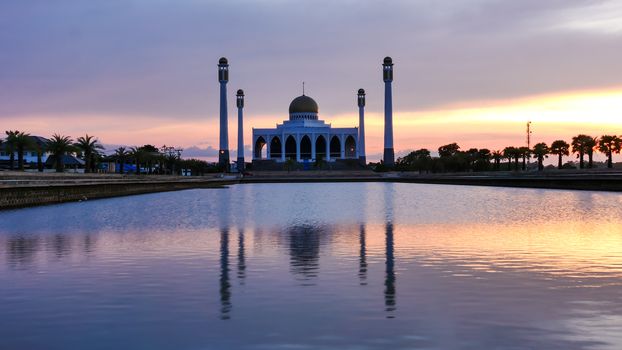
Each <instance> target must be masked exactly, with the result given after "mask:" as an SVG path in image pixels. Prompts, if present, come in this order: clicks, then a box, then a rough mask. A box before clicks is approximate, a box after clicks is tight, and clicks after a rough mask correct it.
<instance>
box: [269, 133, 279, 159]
mask: <svg viewBox="0 0 622 350" xmlns="http://www.w3.org/2000/svg"><path fill="white" fill-rule="evenodd" d="M281 148H282V147H281V139H280V138H279V137H278V136H274V137H273V138H272V140H271V141H270V158H271V159H275V158H276V159H280V158H281V152H282V150H281Z"/></svg>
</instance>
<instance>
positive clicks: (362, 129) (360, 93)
mask: <svg viewBox="0 0 622 350" xmlns="http://www.w3.org/2000/svg"><path fill="white" fill-rule="evenodd" d="M358 104H359V147H358V149H359V162H360V163H361V165H363V166H365V165H367V160H366V159H365V90H363V89H359V91H358Z"/></svg>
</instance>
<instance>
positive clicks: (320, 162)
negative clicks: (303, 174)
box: [314, 154, 326, 170]
mask: <svg viewBox="0 0 622 350" xmlns="http://www.w3.org/2000/svg"><path fill="white" fill-rule="evenodd" d="M325 164H326V161H325V160H324V155H322V154H318V155H316V156H315V163H314V166H315V168H316V169H318V170H321V169H322V168H323V167H324V165H325Z"/></svg>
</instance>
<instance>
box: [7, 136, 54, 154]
mask: <svg viewBox="0 0 622 350" xmlns="http://www.w3.org/2000/svg"><path fill="white" fill-rule="evenodd" d="M28 137H29V138H30V140H31V141H32V145H31V146H30V147H26V148H25V149H24V151H27V152H31V151H36V150H37V148H38V147H43V146H45V145H46V144H47V143H48V142H50V140H48V139H46V138H45V137H42V136H34V135H30V136H28ZM33 146H37V147H33ZM7 148H8V145H7V144H6V142H3V143H2V144H0V150H2V151H5V152H6V150H7ZM15 151H17V150H15Z"/></svg>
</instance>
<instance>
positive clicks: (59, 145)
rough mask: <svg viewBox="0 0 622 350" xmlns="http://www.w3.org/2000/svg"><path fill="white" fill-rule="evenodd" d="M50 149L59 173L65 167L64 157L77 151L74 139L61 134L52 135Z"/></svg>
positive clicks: (49, 143)
mask: <svg viewBox="0 0 622 350" xmlns="http://www.w3.org/2000/svg"><path fill="white" fill-rule="evenodd" d="M47 148H48V151H49V152H50V153H51V154H52V156H54V166H55V168H56V172H57V173H62V172H63V169H64V168H65V164H64V162H63V157H64V156H65V155H66V154H68V153H71V152H74V151H75V148H74V146H73V140H72V139H71V137H69V136H62V135H59V134H54V135H52V138H51V139H50V142H48V145H47Z"/></svg>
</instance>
